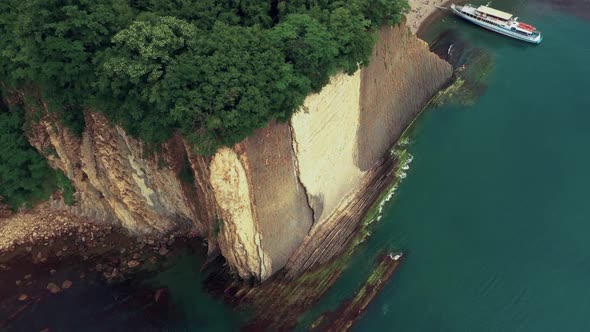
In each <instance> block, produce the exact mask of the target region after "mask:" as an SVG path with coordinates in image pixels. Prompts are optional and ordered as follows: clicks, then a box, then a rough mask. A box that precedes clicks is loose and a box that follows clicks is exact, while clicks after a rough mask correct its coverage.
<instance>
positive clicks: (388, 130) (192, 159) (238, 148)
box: [29, 25, 452, 280]
mask: <svg viewBox="0 0 590 332" xmlns="http://www.w3.org/2000/svg"><path fill="white" fill-rule="evenodd" d="M451 75H452V68H451V66H450V65H449V64H448V63H446V62H444V61H442V60H441V59H439V58H438V57H437V56H436V55H435V54H433V53H431V52H430V51H429V49H428V45H427V44H426V43H425V42H423V41H421V40H419V39H417V38H416V37H415V36H413V35H412V34H411V33H410V32H409V30H408V29H407V28H406V27H405V26H403V25H399V26H396V27H389V28H383V29H382V30H381V31H380V32H379V42H378V45H377V46H376V47H375V50H374V52H373V56H372V59H371V62H370V64H369V66H368V67H366V68H362V69H360V70H359V71H357V72H356V73H354V74H353V75H350V76H349V75H344V74H339V75H336V76H334V77H332V80H331V82H330V84H329V85H328V86H326V87H325V88H324V89H323V90H322V91H321V92H320V93H318V94H314V95H311V96H308V98H307V99H306V101H305V104H304V107H303V108H302V109H301V110H300V111H299V112H297V113H296V114H295V115H294V116H293V117H292V119H291V121H290V122H288V123H270V124H269V125H268V126H267V127H265V128H262V129H259V130H257V131H256V133H255V134H254V135H253V136H251V137H249V138H247V139H245V140H244V141H242V142H240V143H239V144H236V145H235V146H233V147H226V148H222V149H220V150H218V151H217V153H216V154H215V155H214V156H212V157H210V158H209V157H203V156H199V155H196V154H194V153H193V152H192V151H191V149H190V148H189V147H188V146H187V144H186V143H185V142H184V140H183V138H182V137H179V136H175V137H173V138H172V139H170V140H169V141H168V142H166V143H165V144H163V146H162V148H161V149H160V150H159V151H152V152H148V150H146V148H145V147H144V146H143V145H142V144H141V143H140V142H138V141H136V140H135V139H133V138H131V137H129V136H128V135H127V134H126V133H125V132H124V131H123V130H122V129H121V128H120V127H118V126H114V125H112V124H109V123H108V122H107V121H106V119H105V118H104V117H103V116H101V115H100V114H97V113H94V112H90V111H88V112H86V113H85V120H86V128H85V130H84V132H83V134H82V137H81V138H78V137H75V136H74V135H72V134H71V133H69V132H68V130H67V129H65V128H64V127H63V126H61V125H60V123H59V121H56V120H55V119H52V118H50V117H49V116H45V117H44V118H43V119H42V120H41V121H40V122H39V123H38V124H37V125H36V127H35V128H32V130H31V131H30V137H29V139H30V141H31V143H32V144H33V145H34V146H35V147H36V148H37V149H38V150H39V151H42V152H43V153H44V154H45V155H46V157H47V159H48V160H49V161H50V163H51V165H52V166H53V167H55V168H59V169H61V170H63V171H64V173H65V174H66V175H67V176H68V178H70V179H71V180H72V182H73V184H74V186H75V188H76V204H75V206H73V207H66V206H65V205H64V204H61V203H59V202H55V203H54V204H53V205H54V206H55V207H56V208H63V209H68V210H70V211H71V212H74V213H76V214H78V215H81V216H85V217H89V218H93V219H96V220H101V221H104V222H108V223H115V224H120V225H122V226H123V227H125V228H126V229H128V230H129V231H131V232H132V233H136V234H165V233H169V232H175V231H180V232H188V231H190V232H192V233H194V234H197V235H199V236H201V237H203V238H206V239H207V240H208V244H209V252H210V253H211V255H214V254H215V253H216V252H217V249H219V250H220V252H221V254H222V255H223V256H224V257H225V258H226V260H227V262H228V263H229V265H230V266H232V267H233V269H234V270H235V271H237V272H238V273H239V275H240V276H241V277H243V278H250V277H255V278H257V279H261V280H263V279H266V278H268V277H269V276H271V275H272V274H273V273H274V272H276V271H278V270H280V269H282V268H284V267H286V271H288V273H290V274H291V275H297V274H299V273H301V272H304V271H305V270H306V269H309V268H310V267H311V266H314V265H317V264H321V263H323V262H327V261H328V260H330V259H331V258H332V257H334V256H335V255H337V254H338V253H339V252H340V251H341V250H342V248H343V247H344V244H345V243H346V241H348V240H349V239H350V237H351V234H352V233H353V231H354V229H355V227H356V226H357V225H358V223H359V220H360V216H361V215H362V213H363V211H365V210H364V209H365V208H366V207H367V206H368V205H369V204H370V203H371V202H372V200H374V199H375V198H376V197H377V195H378V194H379V191H380V190H381V189H382V188H383V186H384V184H385V183H386V182H387V181H386V180H387V176H385V177H384V174H386V173H384V172H381V171H380V170H383V169H385V168H387V167H390V166H391V165H385V163H384V159H382V157H383V156H384V155H385V154H386V153H387V151H388V150H389V149H390V148H391V147H392V146H393V144H394V143H395V142H396V140H397V139H398V137H399V136H400V134H401V132H402V131H403V130H404V128H406V127H407V126H408V124H409V123H410V122H411V121H412V119H413V118H414V117H415V116H416V114H417V113H418V112H419V111H420V109H421V108H422V107H423V106H424V105H425V104H426V103H427V101H428V100H429V99H430V98H431V96H433V95H434V94H435V92H436V91H437V90H438V89H440V88H441V87H442V86H443V85H444V84H446V82H447V81H448V80H449V78H450V77H451Z"/></svg>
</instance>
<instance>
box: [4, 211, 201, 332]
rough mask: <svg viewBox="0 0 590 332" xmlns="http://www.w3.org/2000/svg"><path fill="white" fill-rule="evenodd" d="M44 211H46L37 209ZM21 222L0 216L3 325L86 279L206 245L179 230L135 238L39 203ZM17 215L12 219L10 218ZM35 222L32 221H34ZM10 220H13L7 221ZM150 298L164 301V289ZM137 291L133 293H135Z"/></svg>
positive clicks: (147, 267) (149, 265)
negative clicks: (12, 223)
mask: <svg viewBox="0 0 590 332" xmlns="http://www.w3.org/2000/svg"><path fill="white" fill-rule="evenodd" d="M40 212H44V213H45V214H44V215H43V216H41V215H38V214H37V213H40ZM19 215H20V217H22V216H23V215H24V216H26V218H25V219H21V220H19V221H20V222H21V223H20V225H21V226H23V227H24V226H28V227H30V230H29V232H28V233H27V234H26V236H24V237H20V238H16V237H13V238H9V236H8V235H12V236H16V235H19V236H20V235H23V233H22V232H20V229H14V228H12V229H11V231H12V232H5V230H6V226H7V224H6V219H5V220H2V221H0V223H2V224H1V225H0V229H2V230H4V231H3V232H0V234H2V248H1V250H0V285H3V286H4V287H0V317H1V318H0V329H2V328H4V327H8V326H10V324H11V323H12V322H14V321H15V320H17V319H19V317H20V316H21V315H22V314H23V313H25V312H26V311H27V309H28V308H29V307H30V306H33V305H36V304H39V303H42V302H44V301H50V300H51V298H52V297H53V296H56V295H57V294H61V293H64V294H67V293H68V292H71V289H76V288H78V289H80V288H83V287H88V283H89V282H91V280H93V281H92V282H95V281H96V282H100V283H106V284H110V283H121V282H125V281H127V280H133V279H134V278H137V277H139V276H141V275H144V274H146V273H148V274H149V273H153V272H156V271H158V270H159V269H161V266H162V264H165V262H166V261H167V259H168V258H169V257H171V256H174V255H175V252H176V251H178V250H182V249H179V248H184V247H186V246H198V247H202V248H203V249H201V250H202V251H203V252H202V254H203V256H204V255H206V249H204V248H205V247H204V246H202V244H201V241H200V240H196V239H194V238H191V237H186V236H183V235H181V234H172V235H168V236H165V237H161V238H147V237H143V238H137V237H133V236H130V235H128V234H127V232H125V231H124V230H122V229H119V228H116V227H114V226H112V225H106V224H97V223H92V222H89V221H87V220H80V219H79V218H77V217H76V218H75V217H73V216H71V215H68V214H67V213H62V212H55V211H44V210H43V209H42V207H37V208H36V209H33V210H32V211H29V212H27V213H24V214H23V213H20V214H19ZM12 221H14V220H12ZM35 221H36V222H37V223H33V222H35ZM9 224H10V223H9ZM150 291H151V293H153V294H151V295H149V296H148V297H147V301H148V302H154V303H155V302H161V301H162V299H163V298H164V294H165V292H166V289H160V290H150ZM132 297H133V296H132Z"/></svg>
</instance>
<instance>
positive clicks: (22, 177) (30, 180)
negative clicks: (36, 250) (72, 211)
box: [0, 109, 69, 209]
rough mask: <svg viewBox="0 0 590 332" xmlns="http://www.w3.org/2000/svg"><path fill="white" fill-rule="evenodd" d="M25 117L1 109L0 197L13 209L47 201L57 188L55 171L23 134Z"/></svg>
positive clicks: (63, 183)
mask: <svg viewBox="0 0 590 332" xmlns="http://www.w3.org/2000/svg"><path fill="white" fill-rule="evenodd" d="M23 116H24V113H23V112H11V111H7V110H6V109H4V110H0V197H3V198H4V201H5V202H6V203H7V204H8V205H9V206H10V207H12V208H13V209H17V208H19V207H21V206H23V205H27V206H30V205H31V204H32V203H35V202H38V201H42V200H46V199H47V198H49V195H51V193H52V192H53V191H55V190H56V189H57V188H58V183H57V180H58V178H57V175H56V171H54V170H53V169H52V168H51V167H49V165H48V164H47V161H46V160H45V159H44V158H43V157H42V156H41V155H40V154H39V153H38V152H37V150H35V149H34V148H33V147H32V146H31V145H30V144H29V142H28V141H27V140H26V138H25V136H24V135H23V132H22V125H23ZM66 183H67V184H69V182H67V181H63V182H62V183H61V184H62V185H65V184H66Z"/></svg>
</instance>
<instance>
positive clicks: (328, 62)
mask: <svg viewBox="0 0 590 332" xmlns="http://www.w3.org/2000/svg"><path fill="white" fill-rule="evenodd" d="M407 8H408V5H407V3H406V2H405V0H346V1H343V0H341V1H338V0H289V1H286V0H269V1H263V0H2V1H1V2H0V82H1V83H2V84H3V86H4V87H9V88H12V89H18V88H20V87H23V86H28V87H31V86H34V87H36V89H38V91H40V94H41V98H42V99H43V101H44V102H45V104H46V105H48V108H49V111H51V112H55V113H57V114H58V115H59V117H60V118H61V119H62V121H63V122H64V124H66V125H67V126H68V127H69V128H70V129H71V130H72V131H73V132H74V133H78V134H80V133H81V132H82V131H83V128H84V116H83V111H84V110H86V109H92V110H94V111H100V112H103V113H104V114H105V115H106V116H107V117H108V118H109V119H110V120H111V121H113V122H115V123H117V124H120V125H121V126H123V128H125V130H126V131H127V132H128V133H129V134H131V135H134V136H136V137H138V138H140V139H142V140H143V141H144V142H146V143H148V144H150V143H151V144H159V143H161V142H164V141H165V140H166V139H168V138H169V137H170V136H171V135H172V134H173V133H175V132H181V133H182V134H183V135H184V136H185V137H186V138H187V139H188V140H189V141H190V142H191V144H192V146H193V147H194V149H195V151H196V152H199V153H202V154H212V153H214V152H215V150H216V149H217V148H218V147H219V146H221V145H232V144H234V143H236V142H239V141H240V140H242V139H243V138H245V137H246V136H248V135H250V134H252V132H253V131H254V130H255V129H257V128H260V127H263V126H265V125H266V124H267V123H268V122H269V121H271V120H276V121H284V120H287V119H289V118H290V116H291V114H292V113H293V112H294V111H295V110H297V109H298V108H299V107H300V106H301V105H302V103H303V101H304V99H305V96H307V95H308V94H310V93H311V92H314V91H318V90H319V89H321V88H322V87H323V86H324V85H325V84H327V83H328V82H329V77H330V75H332V74H335V73H337V72H347V73H352V72H354V71H355V70H356V69H357V68H358V66H359V65H363V64H366V63H367V62H368V60H369V56H370V55H371V52H372V48H373V45H374V43H375V41H376V31H377V29H378V28H379V27H380V26H382V25H385V24H395V23H397V22H399V21H400V20H401V19H402V17H403V14H404V12H405V11H406V10H407ZM12 111H13V112H14V111H15V110H12ZM17 118H18V119H22V116H18V117H17V116H12V115H6V114H4V115H2V117H1V119H2V121H3V122H10V123H9V124H4V126H3V127H1V128H0V130H3V131H6V132H8V131H9V132H10V133H6V132H1V133H0V136H2V135H12V136H14V135H15V132H16V131H15V130H16V129H15V128H14V124H16V123H20V122H19V121H21V120H18V119H17ZM17 120H18V121H17ZM9 127H10V128H9ZM7 137H8V136H2V137H0V141H1V140H2V139H8V138H7ZM19 144H20V143H19ZM11 148H14V147H11ZM21 148H23V149H25V148H24V147H21ZM25 150H27V149H25ZM23 151H24V150H23ZM29 152H30V151H28V150H27V152H26V153H27V154H28V153H29ZM4 153H6V151H0V154H4ZM30 158H32V159H31V163H32V164H31V165H36V164H37V162H38V161H37V160H36V159H35V158H34V157H30ZM4 195H6V193H4Z"/></svg>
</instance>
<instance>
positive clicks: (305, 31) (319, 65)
mask: <svg viewBox="0 0 590 332" xmlns="http://www.w3.org/2000/svg"><path fill="white" fill-rule="evenodd" d="M271 33H272V37H273V43H274V44H275V45H279V46H280V47H281V48H282V50H283V52H284V54H285V59H286V61H287V63H291V64H292V65H293V67H294V69H295V72H296V73H297V74H301V75H304V76H305V77H307V78H308V79H309V80H310V86H311V88H312V89H313V90H319V89H321V87H322V86H324V85H326V84H327V83H328V82H329V76H330V75H331V74H334V72H335V71H336V70H337V66H336V64H335V63H334V59H335V58H336V57H337V56H338V52H339V50H338V43H337V42H336V38H335V37H334V35H333V34H332V33H330V32H329V31H328V30H327V28H326V26H325V25H322V24H321V23H320V22H318V21H317V20H316V19H314V18H312V17H311V16H309V15H306V14H291V15H288V16H287V17H286V18H285V19H284V20H283V21H282V22H281V23H279V24H278V25H277V26H275V27H274V28H273V29H272V32H271Z"/></svg>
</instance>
